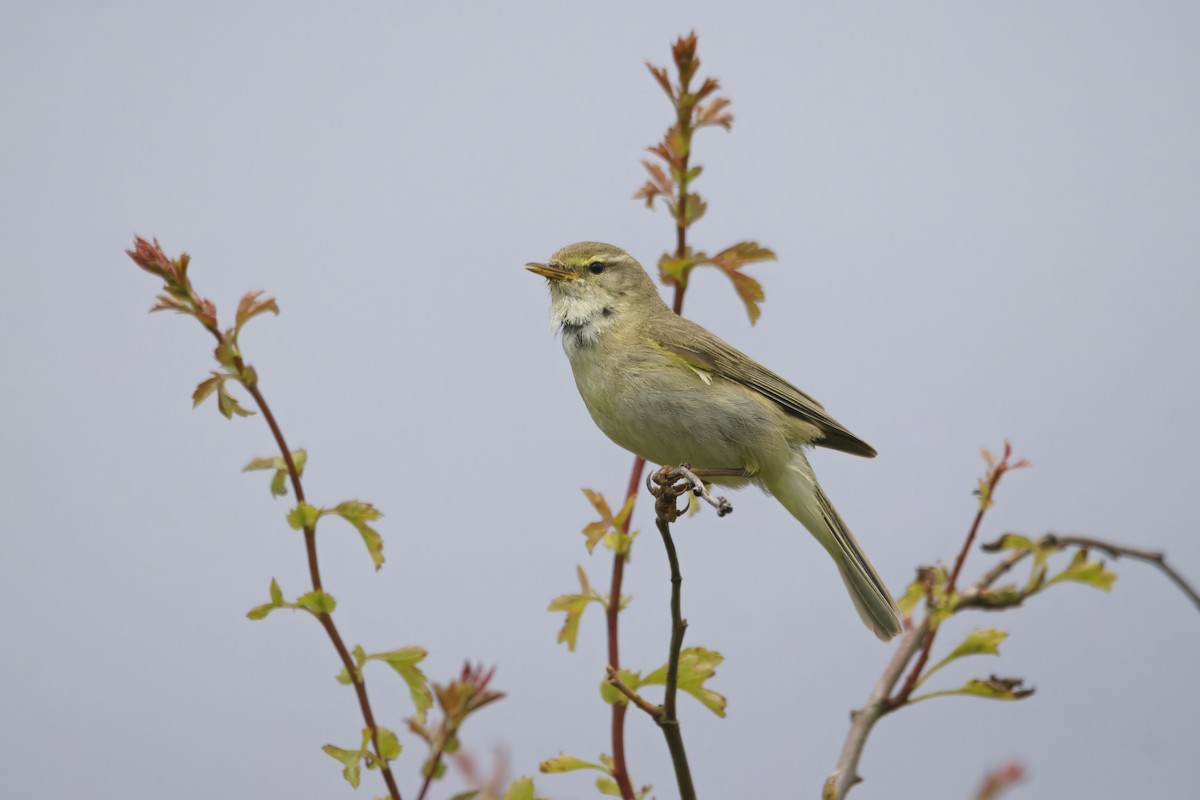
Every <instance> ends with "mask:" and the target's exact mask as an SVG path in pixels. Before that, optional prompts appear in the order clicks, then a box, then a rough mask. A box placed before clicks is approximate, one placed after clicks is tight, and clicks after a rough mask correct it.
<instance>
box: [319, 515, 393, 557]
mask: <svg viewBox="0 0 1200 800" xmlns="http://www.w3.org/2000/svg"><path fill="white" fill-rule="evenodd" d="M324 513H326V514H336V515H337V516H339V517H341V518H342V519H344V520H346V522H349V523H350V524H351V525H353V526H354V529H355V530H357V531H358V533H359V535H360V536H361V537H362V540H363V544H365V545H366V546H367V552H368V553H369V554H370V556H371V561H372V563H374V564H375V569H379V568H380V567H382V566H383V537H382V536H380V535H379V531H377V530H375V529H374V528H372V527H371V526H370V525H368V524H367V523H369V522H374V521H375V520H377V519H379V518H380V517H382V516H383V512H382V511H380V510H379V509H377V508H375V506H373V505H371V504H370V503H364V502H362V501H361V500H346V501H343V502H341V503H338V504H337V505H336V506H334V507H333V508H329V509H325V511H324Z"/></svg>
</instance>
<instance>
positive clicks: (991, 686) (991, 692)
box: [908, 675, 1034, 704]
mask: <svg viewBox="0 0 1200 800" xmlns="http://www.w3.org/2000/svg"><path fill="white" fill-rule="evenodd" d="M1024 683H1025V681H1023V680H1022V679H1021V678H998V677H996V676H995V675H992V676H991V677H990V678H988V679H987V680H983V679H982V678H975V679H974V680H969V681H967V682H966V683H965V684H963V685H962V686H960V687H959V688H957V689H944V690H942V691H940V692H930V693H929V694H923V695H921V696H919V697H914V698H912V699H911V700H909V701H908V702H909V703H910V704H911V703H916V702H919V701H921V700H928V699H930V698H931V697H946V696H949V695H952V694H961V695H968V696H971V697H986V698H989V699H992V700H1021V699H1022V698H1025V697H1029V695H1031V694H1033V691H1034V690H1033V689H1022V688H1021V686H1022V684H1024Z"/></svg>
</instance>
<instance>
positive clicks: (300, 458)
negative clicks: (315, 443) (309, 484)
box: [242, 449, 308, 497]
mask: <svg viewBox="0 0 1200 800" xmlns="http://www.w3.org/2000/svg"><path fill="white" fill-rule="evenodd" d="M307 462H308V451H307V450H303V449H301V450H293V451H292V463H293V464H295V465H296V472H297V473H298V474H300V475H304V465H305V464H306V463H307ZM268 469H273V470H275V474H274V475H272V476H271V495H272V496H274V497H282V496H284V495H286V494H287V492H288V490H287V479H288V470H287V462H285V461H284V460H283V457H282V456H256V457H255V458H252V459H250V463H249V464H247V465H246V466H244V467H242V472H255V471H258V470H268Z"/></svg>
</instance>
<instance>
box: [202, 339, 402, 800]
mask: <svg viewBox="0 0 1200 800" xmlns="http://www.w3.org/2000/svg"><path fill="white" fill-rule="evenodd" d="M217 338H218V341H220V339H221V337H220V336H219V335H218V337H217ZM235 363H236V365H237V368H238V370H239V372H241V373H242V374H244V373H245V365H244V364H243V363H242V359H241V358H240V357H239V358H237V359H236V360H235ZM238 380H239V381H240V382H241V384H242V386H244V387H245V388H246V391H247V392H249V393H250V396H251V397H253V398H254V403H255V404H256V405H257V406H258V410H259V411H261V412H262V415H263V419H264V420H266V422H267V425H268V427H270V429H271V434H272V435H273V436H274V437H275V443H276V444H277V445H278V446H279V452H280V454H281V455H282V456H283V461H284V464H285V465H286V466H287V469H288V477H290V478H291V481H292V488H293V489H294V490H295V492H296V501H297V502H298V503H303V502H304V487H303V484H301V482H300V471H299V470H297V469H296V462H295V461H294V460H293V459H292V451H291V450H289V449H288V446H287V441H286V440H285V439H284V438H283V431H282V430H281V429H280V427H279V424H278V423H277V422H276V421H275V415H274V414H272V413H271V409H270V407H269V406H268V405H267V401H266V399H265V398H264V397H263V396H262V392H260V391H259V390H258V384H257V383H248V382H247V381H245V380H243V379H241V378H238ZM304 549H305V552H306V554H307V556H308V571H309V574H310V575H311V577H312V583H313V589H314V590H315V591H322V588H321V570H320V566H319V564H318V562H317V531H316V528H315V527H313V526H312V525H306V526H305V527H304ZM317 619H318V620H319V621H320V623H321V627H322V628H324V629H325V633H326V634H327V635H328V636H329V641H330V642H332V644H333V649H335V650H337V654H338V658H340V659H341V660H342V666H343V667H345V668H346V672H347V674H349V675H351V676H353V677H354V680H353V681H352V684H351V685H352V686H354V693H355V695H356V696H357V698H358V706H359V709H360V710H361V711H362V718H363V723H364V724H365V725H366V726H367V728H368V729H369V730H370V731H371V746H372V747H374V748H375V755H376V763H378V765H379V771H380V772H381V773H382V774H383V782H384V783H385V784H386V785H387V788H388V794H389V795H390V796H391V797H392V798H393V800H401V798H400V789H399V787H397V786H396V779H395V777H393V776H392V768H391V765H390V764H389V763H388V760H387V759H386V758H384V757H383V750H382V749H381V748H380V747H379V726H378V725H377V724H376V722H375V714H374V713H373V712H372V711H371V701H370V699H369V698H368V697H367V684H366V682H365V680H364V679H363V677H362V675H361V674H360V672H359V670H358V668H357V666H356V665H355V663H354V659H353V658H352V657H351V655H350V651H349V650H348V649H346V643H345V642H344V641H343V640H342V635H341V633H340V632H339V631H338V629H337V624H336V623H335V622H334V621H333V617H331V616H330V615H329V614H327V613H325V612H321V613H320V614H318V615H317Z"/></svg>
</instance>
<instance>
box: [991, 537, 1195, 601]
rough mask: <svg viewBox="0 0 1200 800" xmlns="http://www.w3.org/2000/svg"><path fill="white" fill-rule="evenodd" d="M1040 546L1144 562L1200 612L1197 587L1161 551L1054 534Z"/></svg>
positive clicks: (1090, 538)
mask: <svg viewBox="0 0 1200 800" xmlns="http://www.w3.org/2000/svg"><path fill="white" fill-rule="evenodd" d="M1038 544H1039V545H1040V546H1043V547H1046V546H1053V545H1059V546H1061V547H1071V546H1075V547H1086V548H1089V549H1092V550H1099V551H1101V552H1103V553H1107V554H1108V555H1109V556H1110V557H1111V558H1114V559H1116V558H1121V557H1122V556H1125V557H1127V558H1132V559H1135V560H1137V561H1144V562H1146V563H1147V564H1150V565H1152V566H1155V567H1157V568H1158V569H1159V570H1161V571H1162V573H1163V574H1164V575H1166V576H1167V578H1169V579H1170V581H1171V582H1172V583H1174V584H1175V585H1176V586H1177V587H1179V591H1181V592H1183V593H1184V594H1185V595H1186V596H1187V598H1188V599H1189V600H1191V601H1192V605H1194V606H1195V607H1196V609H1197V610H1198V611H1200V593H1198V592H1197V591H1196V589H1195V587H1194V586H1192V585H1191V584H1190V583H1188V582H1187V580H1186V579H1185V578H1184V577H1183V576H1182V575H1180V574H1179V573H1178V572H1177V571H1176V570H1175V568H1174V567H1172V566H1171V565H1170V564H1168V563H1167V554H1166V553H1164V552H1162V551H1161V550H1139V549H1137V548H1135V547H1125V546H1123V545H1118V544H1113V543H1112V542H1106V541H1104V540H1103V539H1094V538H1092V537H1091V536H1073V535H1062V536H1059V535H1057V534H1053V533H1048V534H1046V535H1045V536H1043V537H1042V540H1041V541H1040V542H1039V543H1038ZM988 548H989V545H984V549H985V550H986V549H988Z"/></svg>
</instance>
